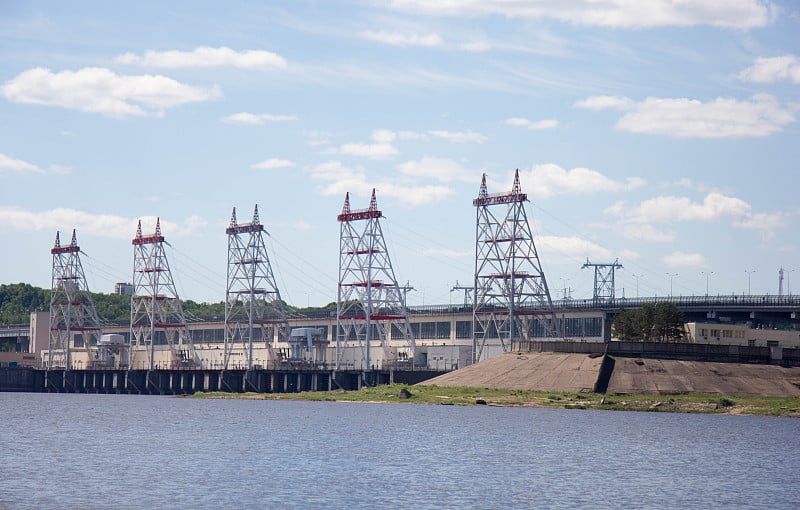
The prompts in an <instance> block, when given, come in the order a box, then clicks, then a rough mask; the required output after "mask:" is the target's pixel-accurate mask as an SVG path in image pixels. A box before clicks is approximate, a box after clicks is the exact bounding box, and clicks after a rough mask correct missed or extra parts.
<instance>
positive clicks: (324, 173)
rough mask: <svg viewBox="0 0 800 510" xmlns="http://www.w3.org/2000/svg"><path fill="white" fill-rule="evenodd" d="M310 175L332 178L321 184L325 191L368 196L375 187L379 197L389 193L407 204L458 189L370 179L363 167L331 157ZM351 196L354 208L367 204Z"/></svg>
mask: <svg viewBox="0 0 800 510" xmlns="http://www.w3.org/2000/svg"><path fill="white" fill-rule="evenodd" d="M310 173H311V177H312V178H314V179H316V180H320V181H330V182H329V183H328V184H325V185H323V186H322V187H320V188H319V192H320V193H321V194H322V195H326V196H330V195H341V196H342V197H344V195H345V193H348V192H349V193H350V195H351V197H361V198H364V199H365V200H368V199H369V197H370V195H371V193H372V189H373V188H375V189H376V190H377V193H378V195H379V196H378V198H379V200H380V198H381V197H389V198H392V199H394V200H395V201H396V202H398V203H399V204H401V205H403V206H406V207H414V206H420V205H425V204H429V203H432V202H436V201H439V200H443V199H446V198H448V197H450V196H453V195H454V194H455V191H453V190H452V189H450V188H448V187H446V186H432V185H418V186H415V185H413V184H408V183H404V182H397V181H395V180H391V179H380V180H377V181H376V180H374V179H369V180H368V179H367V175H366V172H365V171H364V169H363V168H360V167H357V168H348V167H346V166H344V165H343V164H342V163H341V162H339V161H329V162H327V163H322V164H319V165H316V166H314V167H313V168H311V171H310ZM367 205H368V204H365V205H364V206H363V207H361V206H359V205H358V204H356V203H353V201H352V200H351V207H352V208H353V209H361V208H366V207H367Z"/></svg>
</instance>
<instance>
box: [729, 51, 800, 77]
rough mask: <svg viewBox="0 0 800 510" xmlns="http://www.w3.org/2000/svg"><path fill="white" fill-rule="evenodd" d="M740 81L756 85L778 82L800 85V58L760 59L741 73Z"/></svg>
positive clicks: (787, 56)
mask: <svg viewBox="0 0 800 510" xmlns="http://www.w3.org/2000/svg"><path fill="white" fill-rule="evenodd" d="M739 79H740V80H744V81H752V82H756V83H773V82H776V81H778V80H788V81H790V82H792V83H800V58H798V57H797V56H796V55H783V56H780V57H759V58H757V59H756V61H755V63H754V64H753V65H752V66H750V67H748V68H747V69H745V70H743V71H742V72H740V73H739Z"/></svg>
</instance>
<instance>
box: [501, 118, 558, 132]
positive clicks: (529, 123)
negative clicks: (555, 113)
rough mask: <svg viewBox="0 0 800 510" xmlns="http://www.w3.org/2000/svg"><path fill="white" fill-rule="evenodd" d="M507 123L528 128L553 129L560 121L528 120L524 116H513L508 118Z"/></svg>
mask: <svg viewBox="0 0 800 510" xmlns="http://www.w3.org/2000/svg"><path fill="white" fill-rule="evenodd" d="M506 124H507V125H509V126H515V127H524V128H528V129H534V130H538V129H551V128H554V127H557V126H558V121H557V120H554V119H544V120H536V121H533V120H528V119H526V118H523V117H512V118H510V119H506Z"/></svg>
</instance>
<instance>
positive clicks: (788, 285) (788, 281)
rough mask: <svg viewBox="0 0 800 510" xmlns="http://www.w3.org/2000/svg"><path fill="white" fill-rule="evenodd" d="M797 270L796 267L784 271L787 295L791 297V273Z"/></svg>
mask: <svg viewBox="0 0 800 510" xmlns="http://www.w3.org/2000/svg"><path fill="white" fill-rule="evenodd" d="M795 271H797V269H790V270H789V271H787V273H786V293H787V294H789V297H792V273H794V272H795Z"/></svg>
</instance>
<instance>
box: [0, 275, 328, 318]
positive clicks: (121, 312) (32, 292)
mask: <svg viewBox="0 0 800 510" xmlns="http://www.w3.org/2000/svg"><path fill="white" fill-rule="evenodd" d="M90 294H91V296H92V302H93V303H94V306H95V308H96V309H97V315H98V317H99V318H100V321H101V322H125V321H130V319H131V298H130V296H121V295H119V294H101V293H95V292H91V293H90ZM182 304H183V311H184V313H185V314H186V317H187V319H188V320H192V319H195V320H220V321H221V320H223V318H224V317H225V302H224V301H220V302H218V303H197V302H195V301H192V300H190V299H186V300H182ZM284 305H285V306H286V312H287V313H288V314H290V315H291V314H295V313H303V312H307V311H312V310H320V308H314V307H310V308H296V307H293V306H291V305H289V304H286V303H284ZM331 305H333V306H334V309H335V303H331V304H328V305H326V306H325V307H322V309H328V308H330V307H331ZM48 310H50V289H43V288H40V287H34V286H33V285H30V284H27V283H12V284H0V325H9V324H28V323H29V322H30V314H31V312H46V311H48Z"/></svg>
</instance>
